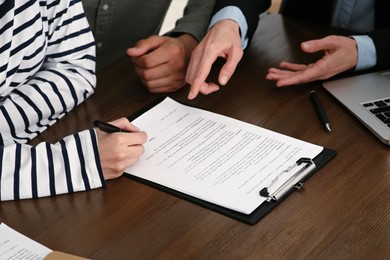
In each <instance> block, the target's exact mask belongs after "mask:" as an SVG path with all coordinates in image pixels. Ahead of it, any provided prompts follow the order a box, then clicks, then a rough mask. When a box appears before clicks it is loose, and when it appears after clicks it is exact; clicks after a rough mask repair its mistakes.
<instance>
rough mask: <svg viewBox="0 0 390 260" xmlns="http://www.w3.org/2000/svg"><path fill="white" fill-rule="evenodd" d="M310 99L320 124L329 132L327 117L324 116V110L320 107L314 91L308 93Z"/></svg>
mask: <svg viewBox="0 0 390 260" xmlns="http://www.w3.org/2000/svg"><path fill="white" fill-rule="evenodd" d="M310 98H311V100H312V101H313V105H314V107H315V109H316V111H317V114H318V116H319V117H320V120H321V122H322V123H323V124H324V126H325V128H326V129H327V130H328V131H329V132H331V129H330V122H329V119H328V116H327V115H326V112H325V109H324V107H323V106H322V105H321V102H320V100H319V98H318V96H317V94H316V92H315V91H314V90H313V91H311V92H310Z"/></svg>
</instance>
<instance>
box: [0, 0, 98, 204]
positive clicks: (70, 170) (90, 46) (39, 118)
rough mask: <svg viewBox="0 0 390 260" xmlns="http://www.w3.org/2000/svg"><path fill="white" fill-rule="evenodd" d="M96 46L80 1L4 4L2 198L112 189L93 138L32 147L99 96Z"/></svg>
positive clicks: (79, 136) (0, 39)
mask: <svg viewBox="0 0 390 260" xmlns="http://www.w3.org/2000/svg"><path fill="white" fill-rule="evenodd" d="M95 86H96V77H95V46H94V39H93V36H92V33H91V31H90V29H89V25H88V23H87V20H86V18H85V16H84V11H83V7H82V4H81V2H80V0H0V198H1V200H17V199H25V198H36V197H43V196H52V195H56V194H63V193H69V192H76V191H82V190H88V189H93V188H97V187H102V186H104V185H105V181H104V178H103V174H102V170H101V166H100V161H99V155H98V149H97V138H96V134H95V132H94V130H92V129H90V130H85V131H82V132H80V133H76V134H74V135H71V136H67V137H65V138H64V139H62V140H60V141H59V142H58V143H55V144H49V143H45V142H44V143H41V144H39V145H37V146H36V147H32V146H30V145H27V144H26V143H27V142H28V141H30V140H31V139H32V138H34V137H35V136H37V135H38V134H39V133H41V132H43V131H45V130H46V129H47V128H48V127H49V126H51V125H52V124H54V123H55V122H57V121H58V120H59V119H60V118H62V117H63V116H64V115H65V114H66V113H67V112H68V111H70V110H71V109H73V108H74V107H75V106H77V105H78V104H80V103H81V102H83V101H84V100H85V99H86V98H88V97H89V96H90V95H91V94H92V93H93V92H94V90H95Z"/></svg>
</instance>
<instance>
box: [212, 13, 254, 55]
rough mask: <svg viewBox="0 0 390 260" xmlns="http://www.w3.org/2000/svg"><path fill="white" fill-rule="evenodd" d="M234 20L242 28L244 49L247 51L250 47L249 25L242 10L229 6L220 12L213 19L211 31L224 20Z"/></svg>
mask: <svg viewBox="0 0 390 260" xmlns="http://www.w3.org/2000/svg"><path fill="white" fill-rule="evenodd" d="M226 19H229V20H233V21H235V22H236V23H237V24H238V25H239V26H240V32H241V44H242V48H243V49H245V48H246V47H247V46H248V23H247V21H246V19H245V16H244V14H243V13H242V11H241V10H240V8H238V7H236V6H227V7H224V8H222V9H221V10H219V11H218V12H217V13H216V14H215V15H214V16H213V17H212V19H211V22H210V25H209V30H210V28H211V27H213V26H214V24H216V23H217V22H219V21H222V20H226Z"/></svg>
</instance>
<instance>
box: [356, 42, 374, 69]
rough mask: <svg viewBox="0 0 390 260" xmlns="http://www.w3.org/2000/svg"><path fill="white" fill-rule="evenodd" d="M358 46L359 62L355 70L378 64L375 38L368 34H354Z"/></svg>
mask: <svg viewBox="0 0 390 260" xmlns="http://www.w3.org/2000/svg"><path fill="white" fill-rule="evenodd" d="M351 37H352V38H354V39H355V41H356V44H357V48H358V62H357V65H356V68H355V71H359V70H365V69H369V68H372V67H374V66H375V65H376V49H375V44H374V42H373V40H372V39H371V38H370V37H369V36H367V35H353V36H351Z"/></svg>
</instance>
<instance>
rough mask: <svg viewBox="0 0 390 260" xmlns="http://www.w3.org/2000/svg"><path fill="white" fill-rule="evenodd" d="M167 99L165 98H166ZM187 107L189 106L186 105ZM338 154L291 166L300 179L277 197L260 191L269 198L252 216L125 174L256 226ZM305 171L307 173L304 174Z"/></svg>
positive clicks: (326, 153)
mask: <svg viewBox="0 0 390 260" xmlns="http://www.w3.org/2000/svg"><path fill="white" fill-rule="evenodd" d="M164 98H165V97H164ZM164 98H159V99H157V100H155V101H154V102H152V103H150V104H149V105H147V106H146V107H143V108H142V109H140V110H139V111H137V112H135V113H134V114H132V115H130V116H128V119H129V120H130V121H132V120H133V119H135V118H137V117H138V116H140V115H142V114H143V113H144V112H146V111H148V110H149V109H150V108H152V107H154V106H155V105H156V104H158V103H159V102H161V101H162V100H163V99H164ZM186 105H187V104H186ZM336 154H337V152H336V151H335V150H332V149H328V148H325V147H324V148H323V151H322V152H321V153H320V154H318V155H317V156H316V157H315V158H312V159H310V158H302V160H301V159H300V160H299V161H298V162H297V163H296V165H291V167H290V168H296V167H297V169H294V170H296V174H294V176H295V177H297V178H298V179H297V180H296V181H295V179H294V180H291V179H289V180H288V182H289V183H286V184H287V185H289V186H288V187H287V188H285V189H284V190H283V191H282V192H279V194H278V195H277V197H275V196H273V194H268V193H266V192H265V189H266V188H267V187H264V189H262V190H259V196H267V197H268V198H267V200H266V201H265V202H263V203H262V204H260V205H259V206H258V207H257V208H256V209H255V210H254V211H253V212H252V213H251V214H243V213H240V212H237V211H234V210H231V209H228V208H225V207H222V206H219V205H216V204H214V203H211V202H208V201H205V200H202V199H199V198H196V197H193V196H191V195H188V194H185V193H183V192H180V191H177V190H174V189H171V188H168V187H166V186H164V185H160V184H158V183H155V182H153V181H149V180H146V179H143V178H140V177H137V176H134V175H131V174H125V176H126V177H128V178H130V179H133V180H136V181H138V182H140V183H143V184H146V185H148V186H151V187H153V188H156V189H158V190H161V191H163V192H166V193H168V194H171V195H174V196H176V197H178V198H181V199H184V200H186V201H189V202H191V203H194V204H196V205H199V206H201V207H204V208H207V209H210V210H212V211H215V212H217V213H219V214H222V215H225V216H227V217H230V218H232V219H235V220H238V221H241V222H243V223H246V224H249V225H254V224H256V223H257V222H259V221H260V219H261V218H263V217H264V216H265V215H266V214H267V213H269V212H270V211H271V210H272V209H273V208H275V207H276V206H277V205H279V204H280V203H281V202H282V201H283V200H285V199H286V198H287V197H288V196H289V195H290V194H291V193H293V192H294V191H296V190H299V189H300V188H301V187H302V185H303V183H304V182H305V181H306V180H307V179H309V178H310V177H311V176H313V175H314V174H315V173H316V172H317V171H318V170H319V169H321V168H322V167H323V166H324V165H325V164H327V163H328V162H329V161H330V160H331V159H332V158H333V157H335V156H336ZM307 166H310V168H308V169H306V170H304V168H306V167H307ZM289 170H290V169H286V170H285V171H289ZM304 171H305V172H304ZM294 176H293V177H294Z"/></svg>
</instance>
